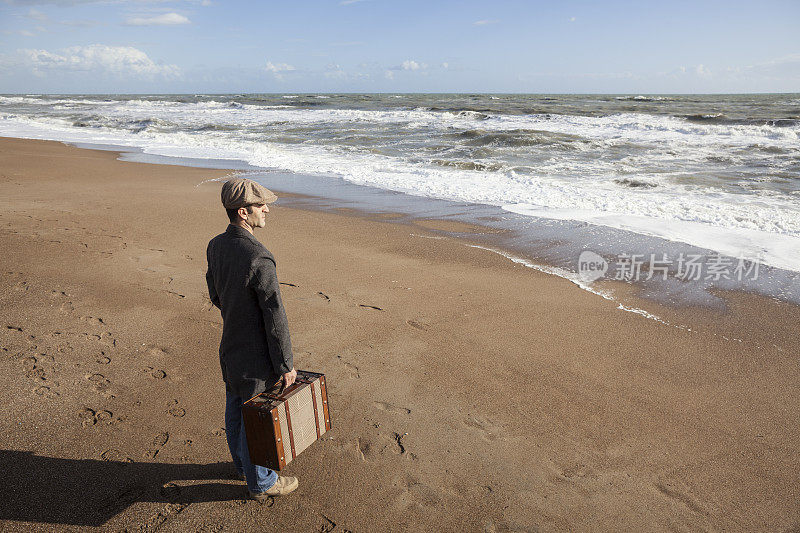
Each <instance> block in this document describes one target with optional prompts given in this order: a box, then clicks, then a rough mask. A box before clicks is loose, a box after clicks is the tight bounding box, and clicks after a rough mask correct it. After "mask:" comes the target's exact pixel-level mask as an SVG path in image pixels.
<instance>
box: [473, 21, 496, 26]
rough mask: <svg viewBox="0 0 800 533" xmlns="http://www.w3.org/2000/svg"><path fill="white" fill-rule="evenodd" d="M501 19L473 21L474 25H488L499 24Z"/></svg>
mask: <svg viewBox="0 0 800 533" xmlns="http://www.w3.org/2000/svg"><path fill="white" fill-rule="evenodd" d="M498 22H500V21H499V20H476V21H475V22H473V23H472V25H473V26H486V25H487V24H497V23H498Z"/></svg>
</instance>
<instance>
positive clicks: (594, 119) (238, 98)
mask: <svg viewBox="0 0 800 533" xmlns="http://www.w3.org/2000/svg"><path fill="white" fill-rule="evenodd" d="M0 136H6V137H19V138H31V139H49V140H57V141H64V142H67V143H71V144H75V145H79V146H86V147H90V146H97V147H107V148H114V149H118V150H122V151H125V152H127V154H126V157H127V158H128V159H133V160H140V161H142V160H143V161H151V162H160V163H163V162H176V163H178V164H193V165H196V166H208V167H210V168H231V169H238V170H239V172H240V173H242V174H243V175H247V176H249V177H252V178H253V179H257V180H259V181H261V182H262V183H264V184H265V185H267V186H269V187H273V188H276V189H278V190H287V191H289V192H300V193H303V194H305V195H308V196H311V197H316V198H318V199H320V201H321V202H322V204H324V205H325V206H328V207H331V206H348V207H355V208H357V209H361V210H364V211H366V212H373V213H374V212H383V211H386V212H388V211H391V212H399V213H403V214H405V215H406V216H408V217H411V218H414V217H416V218H417V219H418V218H433V219H442V220H453V221H461V222H468V223H470V224H477V225H480V226H485V227H486V228H487V231H486V232H485V234H484V233H482V232H474V231H473V232H471V234H470V235H469V237H470V238H471V240H472V242H473V243H477V244H474V245H475V246H479V247H482V248H485V249H486V250H487V251H489V252H495V253H500V254H502V255H504V256H506V257H508V258H509V260H513V261H517V262H519V263H522V264H525V265H527V266H530V267H532V268H536V269H539V270H544V271H547V272H550V273H555V274H557V275H561V276H563V277H566V278H568V279H570V280H572V281H574V282H575V283H577V284H579V285H580V286H582V287H583V288H586V289H587V290H592V291H597V292H598V293H602V294H604V295H608V294H609V293H608V292H607V291H606V289H602V290H600V289H598V288H597V287H598V286H599V285H602V282H603V281H608V280H617V281H622V282H627V283H637V284H639V285H640V288H641V289H642V291H641V292H642V294H644V295H645V296H651V297H653V298H657V299H660V300H661V301H664V302H672V303H679V304H683V303H685V304H706V305H709V304H714V303H715V302H718V301H719V299H718V297H717V295H715V293H714V290H713V289H733V290H736V289H738V290H746V291H753V292H757V293H761V294H764V295H767V296H770V297H773V298H776V299H780V300H787V301H792V302H794V303H800V94H740V95H669V94H665V95H652V94H645V95H637V94H632V95H611V94H609V95H563V94H552V95H548V94H527V95H526V94H190V95H75V94H70V95H55V94H49V95H39V94H27V95H2V96H0ZM444 233H447V232H444ZM449 233H456V234H457V233H458V232H457V231H451V232H449ZM457 236H459V235H457ZM698 265H699V266H698ZM643 313H645V312H643Z"/></svg>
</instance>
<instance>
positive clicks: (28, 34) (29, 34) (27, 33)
mask: <svg viewBox="0 0 800 533" xmlns="http://www.w3.org/2000/svg"><path fill="white" fill-rule="evenodd" d="M19 34H20V35H22V36H23V37H33V36H34V35H36V34H35V33H33V32H32V31H28V30H19Z"/></svg>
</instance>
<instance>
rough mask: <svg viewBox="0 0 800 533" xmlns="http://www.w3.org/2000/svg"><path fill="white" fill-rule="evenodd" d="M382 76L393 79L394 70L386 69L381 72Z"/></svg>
mask: <svg viewBox="0 0 800 533" xmlns="http://www.w3.org/2000/svg"><path fill="white" fill-rule="evenodd" d="M383 77H384V78H386V79H387V80H393V79H394V72H392V71H391V70H387V71H385V72H384V73H383Z"/></svg>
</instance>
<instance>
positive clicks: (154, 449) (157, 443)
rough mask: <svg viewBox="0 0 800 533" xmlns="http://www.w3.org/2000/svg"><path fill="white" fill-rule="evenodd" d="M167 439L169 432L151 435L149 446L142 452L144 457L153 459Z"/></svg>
mask: <svg viewBox="0 0 800 533" xmlns="http://www.w3.org/2000/svg"><path fill="white" fill-rule="evenodd" d="M168 441H169V433H167V432H166V431H165V432H163V433H159V434H158V435H156V436H155V437H153V441H152V443H151V446H150V448H149V449H148V450H147V451H146V452H145V453H144V455H145V457H149V458H150V459H155V458H156V456H157V455H158V452H160V451H161V449H162V448H163V447H164V445H165V444H167V442H168Z"/></svg>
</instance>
